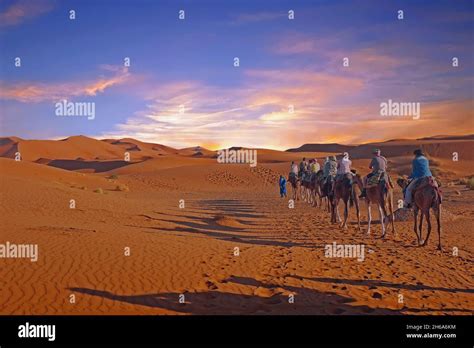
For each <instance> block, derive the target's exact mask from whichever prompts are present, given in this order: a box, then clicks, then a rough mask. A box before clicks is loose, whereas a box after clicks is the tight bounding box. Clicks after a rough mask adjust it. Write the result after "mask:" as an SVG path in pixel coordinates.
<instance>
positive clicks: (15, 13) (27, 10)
mask: <svg viewBox="0 0 474 348" xmlns="http://www.w3.org/2000/svg"><path fill="white" fill-rule="evenodd" d="M53 8H54V3H53V2H51V1H47V0H34V1H28V0H18V1H16V2H15V3H13V4H12V5H10V6H9V7H7V8H6V9H5V11H3V12H1V13H0V27H7V26H13V25H17V24H20V23H22V22H24V21H26V20H28V19H31V18H34V17H38V16H40V15H42V14H44V13H47V12H49V11H51V10H52V9H53Z"/></svg>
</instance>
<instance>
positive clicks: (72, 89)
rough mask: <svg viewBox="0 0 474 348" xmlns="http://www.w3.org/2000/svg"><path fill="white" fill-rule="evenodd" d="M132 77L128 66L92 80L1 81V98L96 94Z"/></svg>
mask: <svg viewBox="0 0 474 348" xmlns="http://www.w3.org/2000/svg"><path fill="white" fill-rule="evenodd" d="M129 77H130V73H129V72H128V69H127V68H121V69H120V70H116V71H115V72H114V73H113V75H112V76H109V77H100V78H97V79H95V80H90V81H78V82H63V83H42V82H19V83H6V82H0V87H1V88H0V99H7V100H16V101H19V102H22V103H39V102H43V101H57V100H60V99H65V98H66V99H67V98H73V97H79V96H95V95H97V94H99V93H102V92H104V91H105V90H106V89H108V88H110V87H112V86H115V85H119V84H122V83H124V82H126V81H127V80H128V79H129Z"/></svg>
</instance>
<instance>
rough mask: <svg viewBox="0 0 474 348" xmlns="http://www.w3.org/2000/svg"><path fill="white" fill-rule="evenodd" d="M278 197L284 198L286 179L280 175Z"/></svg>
mask: <svg viewBox="0 0 474 348" xmlns="http://www.w3.org/2000/svg"><path fill="white" fill-rule="evenodd" d="M279 184H280V197H281V198H283V197H286V179H285V177H284V176H283V175H280V181H279Z"/></svg>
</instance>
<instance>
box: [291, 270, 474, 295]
mask: <svg viewBox="0 0 474 348" xmlns="http://www.w3.org/2000/svg"><path fill="white" fill-rule="evenodd" d="M290 277H293V278H297V279H306V280H311V281H315V282H322V283H337V284H347V285H359V286H377V287H387V288H395V289H405V290H414V291H417V290H433V291H446V292H450V293H458V292H464V293H469V294H473V293H474V289H449V288H442V287H435V286H428V285H415V284H397V283H391V282H387V281H383V280H371V279H364V280H358V279H339V278H317V277H316V278H309V277H301V276H291V275H290Z"/></svg>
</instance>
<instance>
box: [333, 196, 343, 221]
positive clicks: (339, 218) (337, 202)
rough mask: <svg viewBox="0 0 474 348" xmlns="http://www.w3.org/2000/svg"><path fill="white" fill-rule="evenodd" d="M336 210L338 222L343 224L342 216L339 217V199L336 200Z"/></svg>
mask: <svg viewBox="0 0 474 348" xmlns="http://www.w3.org/2000/svg"><path fill="white" fill-rule="evenodd" d="M334 208H335V209H336V217H337V222H339V223H340V222H341V221H342V220H341V216H340V215H339V199H337V200H335V202H334Z"/></svg>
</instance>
